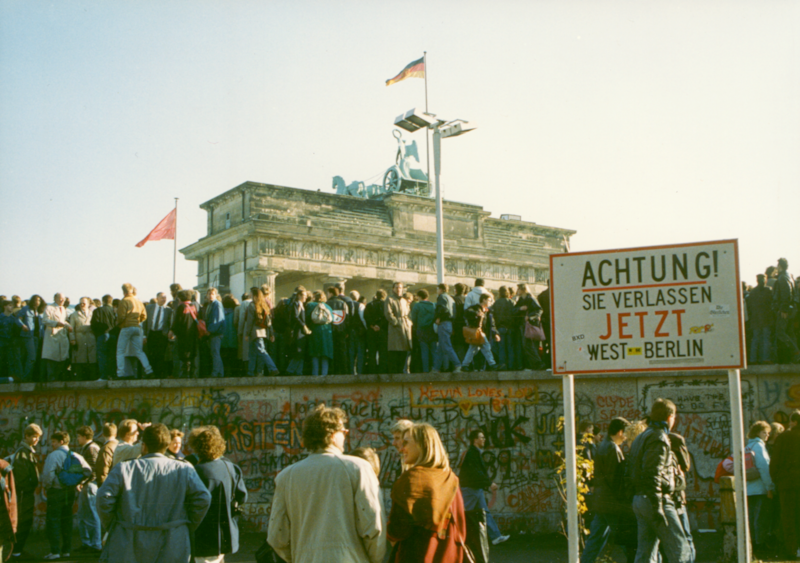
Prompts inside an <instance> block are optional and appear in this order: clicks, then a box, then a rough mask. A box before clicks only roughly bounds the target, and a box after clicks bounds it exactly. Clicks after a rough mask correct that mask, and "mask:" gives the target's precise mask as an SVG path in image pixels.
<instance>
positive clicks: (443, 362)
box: [433, 283, 461, 373]
mask: <svg viewBox="0 0 800 563" xmlns="http://www.w3.org/2000/svg"><path fill="white" fill-rule="evenodd" d="M448 289H449V288H448V287H447V284H446V283H440V284H439V287H438V288H437V291H438V293H439V296H438V297H437V298H436V311H435V313H434V321H433V322H434V323H436V326H437V330H436V334H437V335H438V337H439V344H438V346H436V353H435V354H434V357H433V372H434V373H436V372H438V371H440V370H441V369H444V370H445V371H447V368H448V366H449V364H453V373H458V372H460V371H461V360H459V359H458V354H456V351H455V349H454V348H453V320H454V319H455V316H456V302H455V300H454V299H453V298H452V297H450V295H449V294H448V293H447V290H448Z"/></svg>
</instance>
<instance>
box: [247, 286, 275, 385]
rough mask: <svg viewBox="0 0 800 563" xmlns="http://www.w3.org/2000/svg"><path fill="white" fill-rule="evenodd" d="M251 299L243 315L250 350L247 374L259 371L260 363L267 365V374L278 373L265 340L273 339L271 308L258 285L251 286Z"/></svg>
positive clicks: (250, 374) (251, 375)
mask: <svg viewBox="0 0 800 563" xmlns="http://www.w3.org/2000/svg"><path fill="white" fill-rule="evenodd" d="M250 292H251V294H252V296H253V301H252V302H251V303H250V304H249V305H248V306H247V311H245V314H244V315H245V317H244V338H245V341H246V342H247V344H248V346H249V347H250V350H249V352H248V358H249V360H248V368H247V375H248V376H249V377H253V376H255V375H256V374H257V373H258V372H260V371H261V365H262V364H263V365H265V366H266V367H267V371H268V372H269V375H278V373H279V372H278V368H277V367H276V366H275V362H273V361H272V358H271V357H270V355H269V353H268V352H267V348H266V345H265V340H266V339H267V338H270V339H272V340H274V339H275V336H273V334H272V315H271V313H272V310H271V309H270V306H269V304H268V303H267V300H266V299H265V298H264V294H263V293H262V291H261V288H260V287H251V288H250Z"/></svg>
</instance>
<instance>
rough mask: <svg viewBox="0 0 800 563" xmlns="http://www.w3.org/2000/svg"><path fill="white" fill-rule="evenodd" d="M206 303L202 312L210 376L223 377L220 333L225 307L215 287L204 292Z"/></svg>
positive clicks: (222, 328) (223, 329)
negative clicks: (209, 354)
mask: <svg viewBox="0 0 800 563" xmlns="http://www.w3.org/2000/svg"><path fill="white" fill-rule="evenodd" d="M206 298H207V299H208V305H207V306H206V308H205V310H204V312H203V313H204V314H203V320H204V321H205V322H206V330H208V347H209V349H210V350H211V365H212V367H211V377H225V368H224V367H223V365H222V355H221V354H220V349H221V348H222V333H223V332H224V331H225V309H224V307H223V306H222V301H220V300H219V293H217V288H215V287H212V288H210V289H209V290H208V293H206Z"/></svg>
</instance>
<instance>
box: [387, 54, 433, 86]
mask: <svg viewBox="0 0 800 563" xmlns="http://www.w3.org/2000/svg"><path fill="white" fill-rule="evenodd" d="M409 76H415V77H417V78H425V57H422V58H421V59H417V60H416V61H414V62H411V63H408V65H406V68H404V69H403V70H401V71H400V74H398V75H397V76H395V77H394V78H390V79H389V80H387V81H386V85H387V86H391V85H392V84H394V83H395V82H400V81H401V80H405V79H406V78H408V77H409Z"/></svg>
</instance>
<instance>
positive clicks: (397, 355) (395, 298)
mask: <svg viewBox="0 0 800 563" xmlns="http://www.w3.org/2000/svg"><path fill="white" fill-rule="evenodd" d="M403 289H404V287H403V282H395V284H394V285H393V286H392V294H391V295H390V296H389V297H388V298H387V299H386V302H385V304H384V306H383V307H384V308H383V312H384V315H386V320H387V321H388V322H389V342H388V346H387V348H388V350H389V356H390V357H391V360H392V361H391V363H390V364H389V365H390V367H391V373H403V372H404V371H405V366H406V363H407V362H408V353H409V352H410V351H411V319H410V318H409V314H410V312H411V308H410V307H409V305H408V301H406V300H405V299H403Z"/></svg>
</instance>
